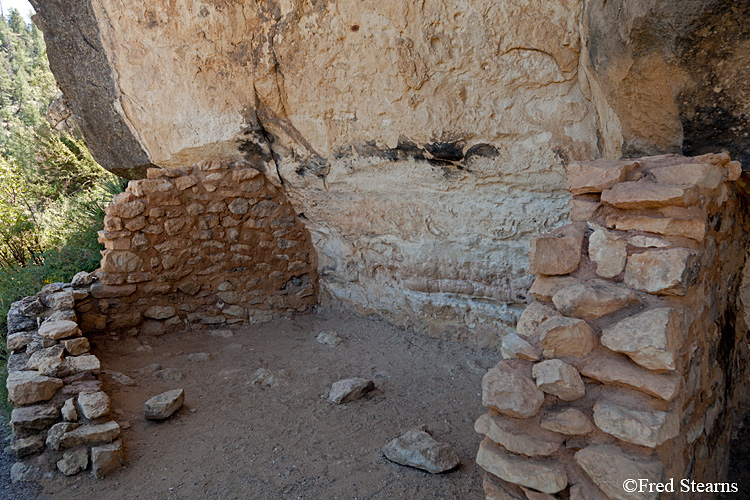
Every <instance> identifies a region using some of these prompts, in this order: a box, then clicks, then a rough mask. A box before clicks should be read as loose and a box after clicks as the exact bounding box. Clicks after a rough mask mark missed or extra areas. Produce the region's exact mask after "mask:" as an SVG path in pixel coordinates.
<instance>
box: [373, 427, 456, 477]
mask: <svg viewBox="0 0 750 500" xmlns="http://www.w3.org/2000/svg"><path fill="white" fill-rule="evenodd" d="M383 454H384V455H385V457H386V458H387V459H388V460H390V461H391V462H396V463H397V464H401V465H407V466H409V467H415V468H417V469H422V470H426V471H427V472H431V473H433V474H438V473H440V472H445V471H448V470H451V469H453V468H455V467H457V466H458V465H459V464H460V463H461V459H460V458H459V457H458V453H457V452H456V450H455V449H454V448H453V447H452V446H450V445H448V444H445V443H438V442H437V441H435V440H434V439H433V438H432V436H430V435H429V434H427V433H426V432H425V431H423V430H420V429H412V430H410V431H408V432H407V433H406V434H404V435H402V436H400V437H397V438H396V439H394V440H393V441H391V442H389V443H388V444H387V445H385V447H384V448H383Z"/></svg>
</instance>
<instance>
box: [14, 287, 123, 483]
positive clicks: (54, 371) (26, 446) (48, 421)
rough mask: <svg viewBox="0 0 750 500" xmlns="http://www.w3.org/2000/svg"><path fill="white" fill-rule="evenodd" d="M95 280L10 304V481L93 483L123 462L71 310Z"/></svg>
mask: <svg viewBox="0 0 750 500" xmlns="http://www.w3.org/2000/svg"><path fill="white" fill-rule="evenodd" d="M93 284H94V278H93V277H92V276H91V275H90V274H88V273H85V272H82V273H79V274H77V275H76V276H75V277H74V278H73V281H72V283H67V284H63V283H52V284H49V285H47V286H45V287H44V288H42V290H41V291H40V292H39V293H38V294H37V295H34V296H31V297H25V298H24V299H22V300H20V301H19V302H15V303H13V304H12V305H11V308H10V311H9V313H8V337H7V346H8V350H9V351H10V352H11V354H10V356H9V358H8V379H7V384H6V385H7V388H8V399H9V401H10V402H11V404H12V405H13V411H12V413H11V418H10V427H11V431H12V442H11V445H10V450H11V451H12V453H13V454H14V455H15V457H16V458H17V459H18V462H17V463H16V464H14V465H13V467H12V469H11V479H12V480H13V481H18V480H33V479H38V478H40V477H41V475H43V474H46V473H48V472H51V471H54V470H55V469H57V470H59V471H60V472H62V473H64V474H66V475H73V474H78V473H79V472H82V471H84V470H87V469H88V470H91V471H92V473H93V474H94V475H95V476H96V477H102V476H104V475H105V474H107V473H109V472H111V471H112V470H115V469H117V468H119V467H120V466H121V465H122V463H123V450H122V443H121V441H120V439H119V435H120V426H119V424H118V423H117V422H115V421H114V420H113V419H112V411H111V410H112V408H111V402H110V399H109V396H107V394H106V393H105V392H104V391H103V390H102V388H101V382H100V380H99V373H100V369H101V367H100V363H99V359H98V358H97V357H96V356H95V355H93V354H91V353H90V352H89V348H90V345H89V341H88V339H87V338H86V337H85V336H83V334H82V332H81V329H80V328H79V326H78V319H77V315H76V310H75V309H76V305H77V304H79V303H81V302H82V301H85V300H87V298H88V297H89V294H90V290H91V288H92V286H93Z"/></svg>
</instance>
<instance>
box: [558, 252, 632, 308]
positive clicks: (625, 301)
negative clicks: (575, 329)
mask: <svg viewBox="0 0 750 500" xmlns="http://www.w3.org/2000/svg"><path fill="white" fill-rule="evenodd" d="M630 260H632V257H631V259H630ZM630 260H629V261H628V262H629V263H628V266H630ZM626 271H627V269H626ZM552 302H554V304H555V306H556V307H557V310H558V311H560V312H561V313H563V314H564V315H565V316H573V317H575V318H581V319H597V318H601V317H602V316H606V315H607V314H612V313H613V312H615V311H619V310H620V309H622V308H624V307H627V306H629V305H630V304H635V303H637V302H639V300H638V297H637V296H636V295H635V293H634V292H633V291H632V290H629V289H628V288H625V287H622V286H618V285H615V284H614V283H611V282H609V281H604V280H600V279H593V280H589V281H587V282H586V283H578V284H576V285H573V286H569V287H567V288H563V289H562V290H559V291H558V292H557V293H555V295H554V296H553V297H552Z"/></svg>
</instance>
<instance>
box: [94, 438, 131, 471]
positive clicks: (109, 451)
mask: <svg viewBox="0 0 750 500" xmlns="http://www.w3.org/2000/svg"><path fill="white" fill-rule="evenodd" d="M123 463H124V456H123V452H122V442H121V441H120V440H119V439H117V440H115V441H113V442H111V443H108V444H104V445H100V446H93V447H92V448H91V470H92V472H93V473H94V476H95V477H96V478H97V479H102V478H103V477H104V476H106V475H107V474H109V473H110V472H112V471H114V470H117V469H119V468H120V467H122V465H123Z"/></svg>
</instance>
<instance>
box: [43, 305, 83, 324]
mask: <svg viewBox="0 0 750 500" xmlns="http://www.w3.org/2000/svg"><path fill="white" fill-rule="evenodd" d="M60 320H65V321H75V322H77V317H76V312H75V310H73V308H72V307H71V308H65V309H58V310H56V311H54V312H53V313H52V314H50V315H49V316H47V319H45V320H44V323H48V322H50V323H51V322H53V321H60ZM44 323H43V324H44Z"/></svg>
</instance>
